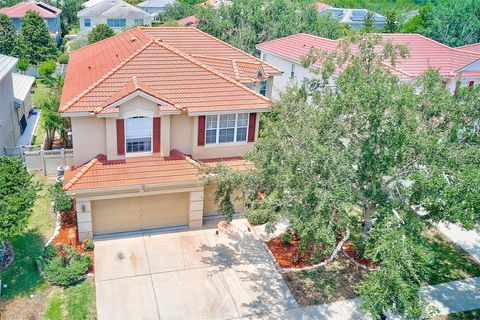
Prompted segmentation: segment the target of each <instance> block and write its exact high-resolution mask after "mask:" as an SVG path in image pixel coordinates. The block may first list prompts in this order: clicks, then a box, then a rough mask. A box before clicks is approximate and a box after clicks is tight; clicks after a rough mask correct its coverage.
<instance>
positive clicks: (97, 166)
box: [63, 150, 201, 191]
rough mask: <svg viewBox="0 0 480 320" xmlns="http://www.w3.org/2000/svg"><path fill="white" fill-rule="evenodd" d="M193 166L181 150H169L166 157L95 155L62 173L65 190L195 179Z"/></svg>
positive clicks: (195, 169) (195, 180) (194, 165)
mask: <svg viewBox="0 0 480 320" xmlns="http://www.w3.org/2000/svg"><path fill="white" fill-rule="evenodd" d="M200 177H201V173H200V171H199V169H198V167H197V165H196V164H195V163H194V162H193V161H192V160H190V159H189V158H188V157H186V156H185V155H184V154H183V153H181V152H179V151H176V150H172V153H171V155H170V157H163V158H160V157H136V158H126V159H125V160H107V158H106V157H105V156H104V155H99V156H97V157H96V158H94V159H92V160H91V161H90V162H88V163H87V164H85V165H83V166H80V167H78V168H72V169H71V170H68V171H67V172H65V180H64V183H63V188H64V190H66V191H78V190H85V189H99V188H115V187H126V186H142V185H146V184H147V185H148V184H168V183H175V182H192V183H195V182H198V181H199V179H200Z"/></svg>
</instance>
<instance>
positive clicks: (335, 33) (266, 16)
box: [160, 0, 344, 53]
mask: <svg viewBox="0 0 480 320" xmlns="http://www.w3.org/2000/svg"><path fill="white" fill-rule="evenodd" d="M259 8H262V9H261V10H259ZM180 13H181V14H180ZM192 14H195V16H196V17H197V18H198V20H199V24H198V28H199V29H201V30H202V31H205V32H207V33H209V34H211V35H213V36H215V37H217V38H219V39H221V40H223V41H226V42H228V43H230V44H232V45H234V46H236V47H238V48H240V49H242V50H244V51H246V52H250V53H254V52H255V45H256V44H258V43H261V42H264V41H268V40H272V39H276V38H280V37H284V36H288V35H292V34H295V33H299V32H306V33H310V34H314V35H319V36H324V37H327V38H330V39H338V38H340V37H341V36H342V35H343V31H344V27H343V26H342V25H341V24H340V23H339V22H338V21H337V20H335V19H333V18H332V17H330V16H319V14H318V12H317V9H316V8H315V7H314V6H312V5H306V4H305V3H301V2H294V1H290V0H269V1H263V0H244V1H233V3H232V5H228V6H220V7H219V8H212V7H207V8H197V7H195V6H188V5H185V4H175V5H173V6H169V7H167V10H166V12H165V13H164V14H161V15H160V18H161V19H162V21H166V20H169V19H173V20H178V19H180V18H184V17H186V16H189V15H192Z"/></svg>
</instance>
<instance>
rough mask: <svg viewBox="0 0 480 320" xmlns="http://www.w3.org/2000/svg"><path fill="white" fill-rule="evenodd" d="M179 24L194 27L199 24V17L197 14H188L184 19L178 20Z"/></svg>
mask: <svg viewBox="0 0 480 320" xmlns="http://www.w3.org/2000/svg"><path fill="white" fill-rule="evenodd" d="M177 22H178V24H180V25H182V26H185V27H194V28H196V27H197V26H198V19H197V17H195V16H188V17H185V18H183V19H180V20H178V21H177Z"/></svg>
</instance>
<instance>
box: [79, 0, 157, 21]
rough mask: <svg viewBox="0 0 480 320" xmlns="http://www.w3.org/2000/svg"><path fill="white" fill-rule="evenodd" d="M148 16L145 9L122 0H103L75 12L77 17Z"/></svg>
mask: <svg viewBox="0 0 480 320" xmlns="http://www.w3.org/2000/svg"><path fill="white" fill-rule="evenodd" d="M129 16H134V17H150V15H149V14H148V13H146V12H145V11H143V10H141V9H139V8H137V7H135V6H132V5H131V4H128V3H126V2H124V1H122V0H103V1H101V2H98V3H95V4H93V5H91V6H88V7H86V8H85V9H83V10H81V11H79V12H78V13H77V17H104V18H126V17H129Z"/></svg>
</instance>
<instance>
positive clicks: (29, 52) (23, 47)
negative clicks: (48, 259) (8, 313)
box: [14, 10, 57, 65]
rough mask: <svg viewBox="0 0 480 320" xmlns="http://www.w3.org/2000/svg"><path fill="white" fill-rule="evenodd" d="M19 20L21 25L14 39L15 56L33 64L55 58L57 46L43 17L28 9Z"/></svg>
mask: <svg viewBox="0 0 480 320" xmlns="http://www.w3.org/2000/svg"><path fill="white" fill-rule="evenodd" d="M21 21H22V26H21V27H20V32H19V34H18V35H17V37H16V39H15V49H14V54H15V56H17V57H19V58H25V59H27V60H28V61H29V63H30V64H35V65H36V64H38V63H40V62H42V61H47V60H56V59H55V58H56V55H57V48H56V47H55V43H54V40H53V38H52V37H51V36H50V33H49V32H48V29H47V26H46V25H45V22H44V21H43V18H42V17H41V16H40V15H39V14H38V13H37V12H35V11H32V10H29V11H27V13H26V14H25V16H24V17H23V18H22V19H21Z"/></svg>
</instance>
